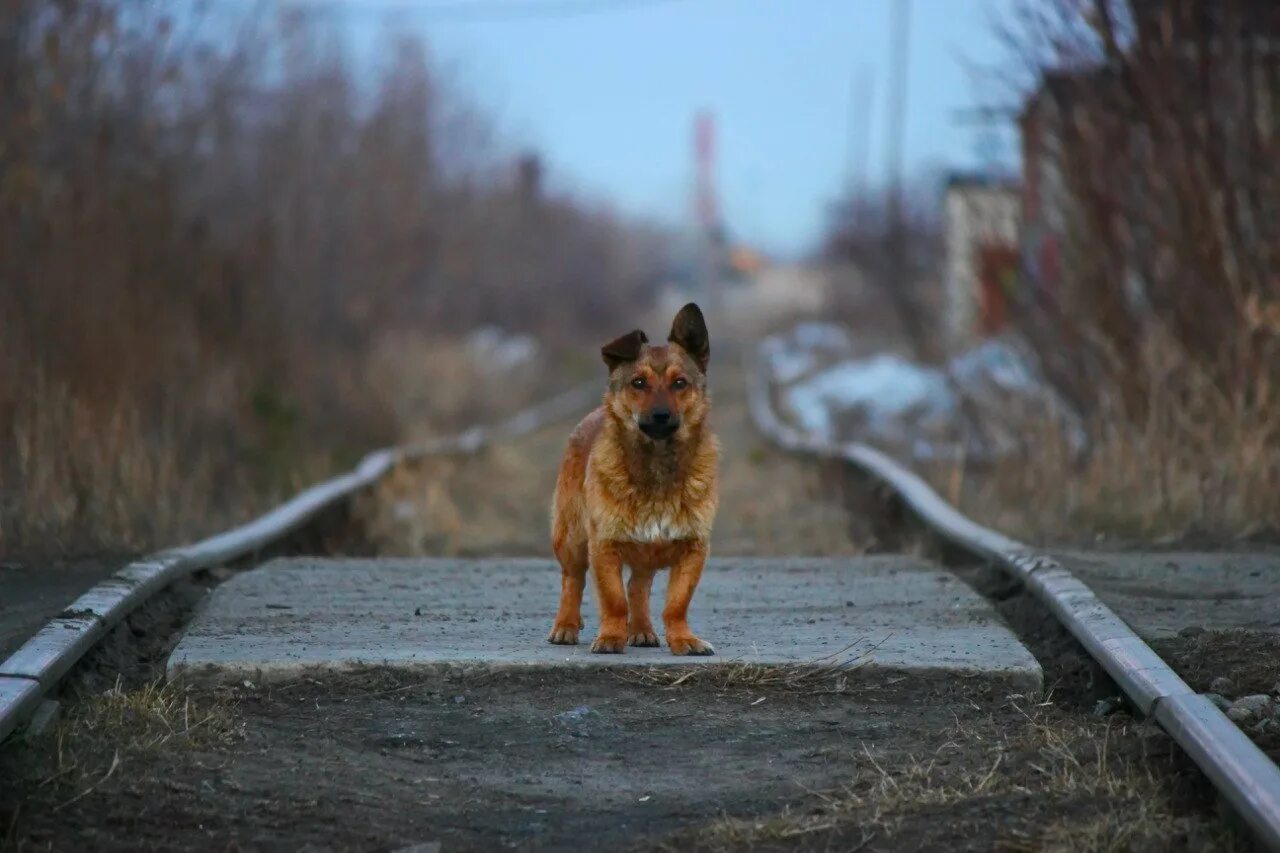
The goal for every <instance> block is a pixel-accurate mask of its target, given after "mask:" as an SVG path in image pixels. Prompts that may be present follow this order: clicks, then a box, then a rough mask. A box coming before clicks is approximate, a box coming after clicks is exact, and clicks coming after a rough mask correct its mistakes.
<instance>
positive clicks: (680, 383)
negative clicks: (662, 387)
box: [671, 376, 689, 391]
mask: <svg viewBox="0 0 1280 853" xmlns="http://www.w3.org/2000/svg"><path fill="white" fill-rule="evenodd" d="M671 387H672V388H674V389H675V390H677V391H679V390H681V389H682V388H688V387H689V380H688V379H685V378H684V377H683V376H681V377H679V378H678V379H676V381H674V382H672V383H671Z"/></svg>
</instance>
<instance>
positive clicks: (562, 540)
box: [548, 303, 720, 655]
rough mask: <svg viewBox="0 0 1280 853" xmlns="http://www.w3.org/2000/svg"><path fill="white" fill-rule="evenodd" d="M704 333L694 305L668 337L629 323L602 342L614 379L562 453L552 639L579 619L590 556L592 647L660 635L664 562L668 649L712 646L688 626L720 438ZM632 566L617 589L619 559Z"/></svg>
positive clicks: (609, 647) (564, 640)
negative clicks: (657, 577)
mask: <svg viewBox="0 0 1280 853" xmlns="http://www.w3.org/2000/svg"><path fill="white" fill-rule="evenodd" d="M710 353H711V350H710V343H709V340H708V337H707V328H706V324H705V322H704V321H703V318H702V312H701V311H700V310H699V309H698V306H697V305H694V304H692V303H690V304H689V305H686V306H685V307H684V308H682V309H680V312H679V313H678V314H677V315H676V318H675V322H674V323H673V324H672V327H671V334H670V336H669V338H668V343H667V344H665V345H661V346H652V345H650V344H649V343H648V338H647V337H646V336H645V334H644V332H641V331H640V330H638V329H637V330H636V331H634V332H631V333H629V334H627V335H623V336H622V337H621V338H618V339H617V340H615V341H612V342H611V343H609V344H606V345H605V347H604V348H603V349H602V350H601V354H602V355H603V356H604V361H605V364H606V365H608V367H609V388H608V390H607V391H606V392H605V395H604V402H603V405H601V406H600V408H598V409H596V410H595V411H593V412H592V413H591V414H589V415H587V416H586V417H585V418H584V419H583V420H582V422H581V423H580V424H578V426H577V428H576V429H575V430H574V431H573V434H572V435H571V436H570V437H569V447H568V449H567V450H566V451H565V455H564V461H563V462H562V463H561V465H560V475H559V478H558V479H557V481H556V493H555V505H554V509H553V513H552V523H551V544H552V548H553V550H554V551H555V555H556V559H558V560H559V561H560V567H561V592H560V610H559V612H558V613H557V614H556V618H555V623H554V624H553V626H552V628H551V635H550V637H548V639H549V640H550V641H551V642H553V643H561V644H574V643H577V642H578V633H579V631H581V630H582V624H583V623H582V591H583V587H584V585H585V583H586V574H587V569H588V566H589V567H590V568H591V569H592V574H593V576H594V577H595V584H596V594H597V595H596V597H597V598H598V599H599V602H600V632H599V634H597V636H596V638H595V641H594V642H593V643H592V644H591V651H593V652H597V653H614V654H617V653H620V652H622V651H623V649H624V647H625V646H627V645H632V646H656V645H658V635H657V633H656V632H655V631H654V627H653V622H652V621H651V620H650V618H649V588H650V586H651V585H652V583H653V576H654V573H655V572H656V571H658V570H659V569H663V568H668V567H669V568H670V569H671V577H670V579H669V582H668V584H667V601H666V606H665V607H664V608H663V611H662V621H663V626H664V628H665V631H666V639H667V645H668V646H669V647H670V649H671V653H672V654H675V655H709V654H713V652H714V650H713V649H712V647H711V645H710V644H709V643H707V642H704V641H703V640H700V639H699V638H698V637H696V636H695V635H694V633H693V631H692V630H690V628H689V622H688V612H689V602H690V601H691V600H692V598H693V593H694V590H695V589H696V588H697V585H698V580H699V578H701V576H702V567H703V564H704V563H705V562H706V559H707V550H708V543H709V541H710V538H711V525H712V522H713V521H714V520H715V514H716V466H717V462H718V459H719V455H720V448H719V444H718V443H717V441H716V437H715V435H714V434H713V433H712V431H711V425H710V423H709V422H708V414H709V412H710V398H709V397H708V394H707V374H706V371H707V362H708V360H709V358H710ZM624 564H625V565H627V566H630V567H631V576H630V578H629V579H628V581H627V584H626V587H625V589H624V587H623V582H622V567H623V565H624Z"/></svg>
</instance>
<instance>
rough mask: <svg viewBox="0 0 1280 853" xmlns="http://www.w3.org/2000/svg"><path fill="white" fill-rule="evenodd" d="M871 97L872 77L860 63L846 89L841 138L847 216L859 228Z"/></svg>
mask: <svg viewBox="0 0 1280 853" xmlns="http://www.w3.org/2000/svg"><path fill="white" fill-rule="evenodd" d="M874 98H875V75H874V73H873V72H872V70H871V66H870V65H868V64H867V63H865V62H863V63H860V64H859V65H858V68H857V71H856V72H855V74H854V78H853V81H852V85H851V86H850V87H849V113H848V126H847V127H846V129H845V138H846V142H847V145H848V150H847V151H846V152H845V167H846V168H847V169H848V174H847V175H846V177H845V182H846V184H847V185H848V190H847V191H848V194H849V202H850V204H851V205H852V209H851V210H850V215H851V216H852V217H853V218H854V222H853V224H854V225H855V226H857V225H859V224H860V222H861V218H862V215H863V213H864V212H865V211H866V209H867V189H868V187H867V160H868V159H869V157H870V153H871V116H872V105H873V101H874Z"/></svg>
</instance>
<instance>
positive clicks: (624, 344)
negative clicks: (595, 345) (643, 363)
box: [600, 329, 649, 373]
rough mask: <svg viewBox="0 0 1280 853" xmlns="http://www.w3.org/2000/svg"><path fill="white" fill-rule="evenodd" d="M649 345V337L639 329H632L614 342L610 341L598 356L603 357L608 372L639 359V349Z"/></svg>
mask: <svg viewBox="0 0 1280 853" xmlns="http://www.w3.org/2000/svg"><path fill="white" fill-rule="evenodd" d="M647 343H649V336H648V335H646V334H645V333H644V332H642V331H640V330H639V329H633V330H632V331H630V332H627V333H626V334H625V335H623V336H622V337H620V338H618V339H617V340H616V341H610V342H609V343H607V344H605V345H604V346H603V347H602V348H601V349H600V355H602V356H604V363H605V364H607V365H609V372H610V373H612V372H613V369H614V368H615V367H617V366H618V365H619V364H626V363H627V362H628V361H635V360H636V359H637V358H639V357H640V347H642V346H644V345H645V344H647Z"/></svg>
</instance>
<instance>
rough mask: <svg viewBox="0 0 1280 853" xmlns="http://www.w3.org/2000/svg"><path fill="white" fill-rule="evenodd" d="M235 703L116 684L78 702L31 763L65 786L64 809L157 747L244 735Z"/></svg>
mask: <svg viewBox="0 0 1280 853" xmlns="http://www.w3.org/2000/svg"><path fill="white" fill-rule="evenodd" d="M234 711H235V709H234V706H233V705H232V704H231V702H230V700H229V699H227V698H226V697H225V696H213V697H201V698H200V699H199V700H196V699H193V698H192V697H191V696H189V695H187V694H186V692H185V691H183V690H182V689H181V688H179V687H176V686H174V685H172V684H165V683H163V682H160V681H155V682H151V683H148V684H145V685H143V686H141V687H138V688H135V689H131V690H125V689H123V688H122V687H121V686H120V685H119V684H117V686H116V687H114V688H112V689H111V690H108V691H106V692H104V693H102V694H99V695H97V696H92V697H89V698H87V699H86V700H84V701H82V702H79V703H77V704H75V705H74V706H73V710H72V711H71V712H70V713H69V714H68V715H67V716H66V717H65V718H64V719H62V720H60V721H59V722H58V723H57V724H56V725H55V726H54V728H53V729H52V730H50V731H49V732H47V733H45V734H43V735H39V736H37V737H36V739H35V741H36V742H35V744H34V746H35V747H36V749H37V750H38V753H37V754H38V755H39V756H40V758H41V759H43V760H37V761H36V762H34V763H33V764H32V766H31V768H30V769H31V771H32V772H33V773H38V774H39V776H40V781H39V783H38V784H39V786H40V787H45V786H49V785H54V786H57V787H58V788H60V789H66V790H67V791H68V793H69V796H68V798H67V799H66V800H65V801H63V802H62V803H61V804H60V805H59V806H57V809H59V810H60V809H62V808H65V807H67V806H70V805H72V804H73V803H75V802H77V801H79V800H81V799H83V798H84V797H85V796H88V795H89V794H91V793H92V792H93V791H95V790H97V789H98V788H99V787H100V786H101V785H103V784H104V783H106V782H107V781H108V780H110V779H112V778H113V777H115V776H116V775H117V774H118V773H121V768H123V767H127V765H128V764H129V761H130V759H131V758H134V757H138V756H142V755H145V754H148V753H154V752H157V751H162V750H164V751H170V750H174V749H201V748H207V747H212V746H217V745H225V744H228V743H231V742H234V741H235V740H237V739H238V738H239V737H241V728H240V724H239V723H238V722H237V720H236V717H235V713H234Z"/></svg>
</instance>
